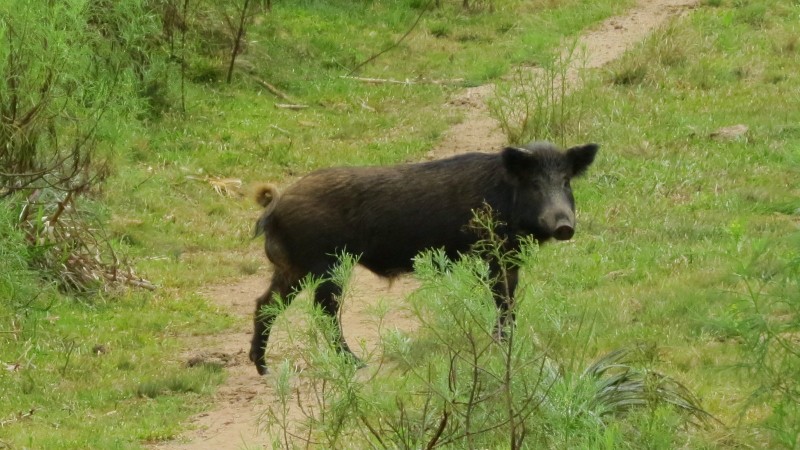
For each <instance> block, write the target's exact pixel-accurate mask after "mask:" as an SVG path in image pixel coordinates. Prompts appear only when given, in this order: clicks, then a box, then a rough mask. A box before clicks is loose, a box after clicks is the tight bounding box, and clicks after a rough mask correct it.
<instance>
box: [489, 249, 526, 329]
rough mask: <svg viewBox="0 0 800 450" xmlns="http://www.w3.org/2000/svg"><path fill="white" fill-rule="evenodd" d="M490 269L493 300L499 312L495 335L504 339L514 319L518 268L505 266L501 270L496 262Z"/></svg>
mask: <svg viewBox="0 0 800 450" xmlns="http://www.w3.org/2000/svg"><path fill="white" fill-rule="evenodd" d="M490 270H491V273H492V275H493V277H494V279H495V282H494V285H493V286H492V294H494V301H495V304H496V305H497V309H498V312H499V317H498V318H497V325H496V328H495V336H497V337H498V338H499V339H504V338H505V337H506V336H507V334H508V329H509V327H513V326H514V321H515V320H516V313H515V311H514V308H515V304H514V291H516V290H517V281H518V279H519V278H518V273H519V268H518V267H505V270H502V269H501V267H500V266H499V265H498V264H497V263H492V264H491V265H490Z"/></svg>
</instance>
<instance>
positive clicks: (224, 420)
mask: <svg viewBox="0 0 800 450" xmlns="http://www.w3.org/2000/svg"><path fill="white" fill-rule="evenodd" d="M696 3H697V0H639V2H638V4H637V5H636V6H635V7H634V8H632V9H630V10H629V11H628V12H627V13H626V14H625V15H623V16H617V17H612V18H610V19H608V20H606V21H605V22H603V23H602V24H600V25H599V26H597V27H596V28H594V29H593V30H591V31H589V32H587V33H585V34H584V35H582V36H581V38H580V40H579V43H578V48H579V49H583V51H585V56H586V59H585V60H583V61H582V63H583V64H582V67H586V68H598V67H602V66H603V65H605V64H607V63H608V62H610V61H613V60H614V59H616V58H619V57H620V56H622V54H623V53H624V52H625V51H626V50H627V49H629V48H630V47H631V46H632V45H634V44H635V43H637V42H639V41H640V40H642V39H643V38H645V37H646V36H647V35H648V34H649V33H650V32H651V31H652V30H654V29H656V28H658V27H659V26H661V25H663V24H664V23H665V22H666V20H668V19H669V18H670V17H673V16H675V15H677V14H681V13H683V12H685V11H687V10H689V9H690V8H692V7H693V6H694V5H695V4H696ZM578 70H579V68H578V67H572V68H570V69H569V72H570V73H568V75H567V79H568V80H576V79H577V78H578V77H577V76H576V74H577V71H578ZM492 89H493V86H491V85H485V86H479V87H476V88H472V89H467V90H466V91H464V92H463V93H462V94H460V95H459V96H458V97H456V98H455V99H453V100H452V101H451V102H450V103H449V105H448V107H451V108H457V109H458V110H459V112H460V113H462V114H463V117H464V120H463V121H462V122H461V123H460V124H458V125H455V126H453V127H452V128H451V129H450V130H449V131H448V132H447V134H446V135H445V138H444V139H443V140H442V142H441V143H440V145H439V146H438V147H437V148H435V149H434V150H432V151H431V152H429V154H428V155H427V157H428V158H429V159H438V158H442V157H446V156H450V155H454V154H457V153H463V152H469V151H490V150H495V149H498V148H500V147H502V146H503V145H504V144H505V142H504V136H503V134H502V133H501V132H500V130H499V129H498V124H497V122H496V121H494V120H493V119H492V118H491V117H490V116H489V112H488V108H487V106H486V99H487V98H488V96H489V95H491V93H492ZM266 275H267V274H259V275H255V276H252V277H248V278H245V279H243V280H241V281H240V282H238V283H236V284H233V285H223V286H213V287H209V288H207V289H205V290H204V291H203V292H202V293H203V294H204V295H206V296H208V298H210V299H212V300H213V301H214V302H216V303H217V304H218V305H219V306H220V307H221V308H224V309H226V310H229V311H231V313H233V314H235V315H237V316H239V317H241V318H242V320H241V324H242V325H241V329H239V330H237V331H236V332H233V333H228V334H221V335H215V336H208V337H205V338H202V339H198V340H197V341H196V342H192V345H191V347H192V348H194V349H202V350H195V351H194V353H192V354H187V355H185V357H186V360H187V361H189V360H192V361H214V362H217V363H220V364H223V365H224V366H225V367H226V370H227V371H228V379H227V381H226V382H225V384H223V385H222V386H221V387H220V388H219V390H218V391H217V393H216V395H215V407H214V408H213V409H212V410H211V411H208V412H205V413H202V414H200V415H198V416H197V417H195V418H194V419H193V420H192V424H191V428H192V429H191V430H189V431H187V432H186V433H185V434H184V435H183V436H182V437H181V438H180V439H177V440H175V441H173V442H167V443H162V444H159V445H158V446H155V447H153V448H156V449H201V450H202V449H209V450H211V449H213V450H230V449H242V448H247V449H256V448H271V446H272V442H271V438H270V437H269V436H268V435H267V434H266V433H265V432H264V431H263V428H264V427H263V424H262V423H260V422H259V417H260V416H261V414H263V413H264V411H265V410H266V408H267V406H268V405H270V404H273V405H274V404H275V403H276V401H277V400H276V394H275V392H274V390H273V389H272V388H271V382H270V378H269V376H267V377H264V378H261V377H258V376H257V375H256V373H255V369H254V368H253V366H252V364H251V363H250V361H249V360H248V358H247V352H248V350H249V341H250V333H251V326H252V325H251V319H250V317H251V315H252V313H253V307H254V306H253V305H254V299H255V298H256V297H257V296H259V295H261V293H262V292H263V291H264V289H265V287H266V283H267V280H266ZM353 285H354V290H353V292H352V294H351V295H350V296H349V297H348V298H347V300H346V302H345V305H344V308H345V309H344V312H343V328H344V331H345V334H346V336H347V340H348V341H349V342H350V344H351V347H353V348H358V346H357V345H354V344H355V343H357V342H363V343H364V344H365V345H366V348H367V349H374V348H375V346H376V345H377V343H378V342H379V336H378V331H377V328H376V325H375V323H374V320H373V315H372V314H370V313H369V312H368V309H369V308H370V306H371V305H374V304H375V302H376V299H379V298H385V299H388V300H389V301H387V302H386V303H387V304H388V305H392V308H393V309H391V310H390V311H388V313H387V315H386V322H387V323H391V324H392V326H395V327H397V328H399V329H401V330H405V331H409V330H413V328H414V326H415V324H414V322H413V321H412V320H410V319H409V318H408V317H406V315H405V314H404V311H403V309H402V307H401V305H402V304H403V299H404V298H405V296H406V295H407V294H408V293H410V292H411V291H413V289H415V287H416V284H415V282H414V280H412V279H410V278H402V279H400V280H397V281H395V282H394V283H393V284H392V285H391V286H389V283H387V282H386V281H384V280H381V279H379V278H377V277H376V276H374V275H372V274H371V273H369V272H367V271H364V270H356V272H355V275H354V280H353ZM293 309H294V311H293ZM296 309H297V308H292V309H290V310H289V311H288V312H287V315H288V316H290V317H289V318H288V319H289V320H285V319H284V320H279V321H278V322H276V327H275V329H274V332H273V338H272V339H271V341H270V348H269V349H268V360H269V365H270V366H271V367H275V366H276V365H277V364H279V362H280V361H281V360H282V353H281V352H282V351H285V350H286V349H287V348H288V346H291V345H293V344H292V343H291V342H289V340H288V338H287V331H288V330H287V329H286V326H287V324H288V323H297V322H296V321H297V320H300V321H302V320H303V319H302V317H296V318H293V317H291V316H297V315H298V313H297V311H296ZM302 403H303V399H300V400H299V401H297V400H295V401H294V402H293V403H292V405H291V407H290V410H289V412H288V417H289V418H290V419H301V418H303V412H302V410H301V408H300V406H298V405H299V404H302Z"/></svg>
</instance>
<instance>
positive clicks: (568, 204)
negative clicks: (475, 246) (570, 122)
mask: <svg viewBox="0 0 800 450" xmlns="http://www.w3.org/2000/svg"><path fill="white" fill-rule="evenodd" d="M597 150H598V146H597V145H596V144H586V145H582V146H578V147H572V148H570V149H568V150H567V151H566V152H561V151H559V150H558V149H557V148H556V147H555V146H554V145H553V144H550V143H547V142H535V143H532V144H528V145H526V146H525V147H522V148H515V147H508V148H506V149H505V150H503V153H502V157H503V164H504V165H505V168H506V170H507V171H508V173H509V175H510V180H511V183H512V185H513V186H514V187H515V195H514V197H515V198H514V204H513V207H512V208H513V211H512V212H511V222H512V223H510V224H509V225H511V227H512V229H515V230H516V233H519V234H528V235H532V236H533V237H534V238H535V239H536V240H538V241H540V242H543V241H546V240H548V239H551V238H555V239H558V240H568V239H571V238H572V236H573V234H575V198H574V197H573V196H572V188H571V187H570V180H571V179H572V178H573V177H576V176H579V175H581V174H583V173H584V172H585V171H586V169H588V167H589V166H590V165H591V164H592V162H593V161H594V157H595V155H596V154H597Z"/></svg>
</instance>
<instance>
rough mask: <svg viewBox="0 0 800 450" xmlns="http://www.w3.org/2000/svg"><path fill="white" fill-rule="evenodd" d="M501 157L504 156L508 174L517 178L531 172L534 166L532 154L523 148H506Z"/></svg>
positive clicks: (504, 164)
mask: <svg viewBox="0 0 800 450" xmlns="http://www.w3.org/2000/svg"><path fill="white" fill-rule="evenodd" d="M501 155H502V156H503V166H504V167H505V168H506V170H507V171H508V173H510V174H512V175H515V176H519V175H522V174H524V173H526V172H529V171H530V169H531V167H533V165H534V158H533V155H531V152H529V151H528V150H525V149H522V148H516V147H506V148H505V149H503V152H502V153H501Z"/></svg>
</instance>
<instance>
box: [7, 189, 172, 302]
mask: <svg viewBox="0 0 800 450" xmlns="http://www.w3.org/2000/svg"><path fill="white" fill-rule="evenodd" d="M78 194H79V192H77V191H68V192H61V191H57V190H54V189H37V190H35V191H33V192H32V193H31V194H30V195H29V196H28V197H27V199H26V201H25V205H24V206H23V208H22V214H20V221H19V226H20V228H21V229H22V230H24V231H25V234H26V236H27V239H28V242H29V244H30V245H31V246H33V247H36V248H38V249H40V251H37V252H36V254H37V257H36V259H35V261H34V264H35V266H37V267H38V268H39V269H41V270H43V271H44V272H45V273H48V274H50V276H52V277H53V278H54V279H56V280H57V281H58V283H59V284H60V285H61V287H62V288H63V289H66V290H74V291H79V292H86V291H93V290H109V289H111V288H113V287H115V286H132V287H138V288H144V289H148V290H155V289H156V286H155V285H154V284H152V283H151V282H150V281H148V280H145V279H144V278H142V277H139V276H138V275H136V273H135V272H134V270H133V268H132V267H131V266H130V265H129V264H128V263H127V262H126V261H124V260H123V259H121V258H120V257H119V256H118V255H117V253H116V252H115V251H114V248H113V247H112V246H111V244H110V242H109V239H108V238H107V237H106V236H105V234H104V232H103V230H102V227H101V226H100V225H99V222H97V221H94V220H92V219H91V217H90V216H89V215H87V214H85V213H84V212H83V211H81V210H79V208H78V206H77V204H76V198H77V197H78V196H79V195H78Z"/></svg>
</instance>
